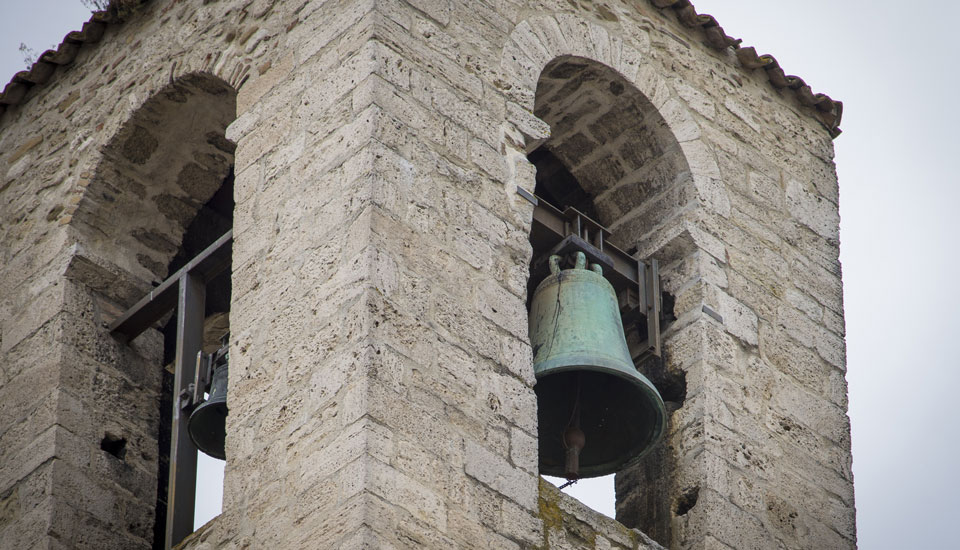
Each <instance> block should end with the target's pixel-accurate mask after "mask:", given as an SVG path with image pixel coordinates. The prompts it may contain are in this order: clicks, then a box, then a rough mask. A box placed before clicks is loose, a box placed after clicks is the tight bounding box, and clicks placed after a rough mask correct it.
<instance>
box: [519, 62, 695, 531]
mask: <svg viewBox="0 0 960 550" xmlns="http://www.w3.org/2000/svg"><path fill="white" fill-rule="evenodd" d="M534 114H535V115H536V116H537V117H538V118H539V119H541V120H542V121H543V122H546V123H547V124H548V125H549V126H550V130H551V132H550V136H549V137H547V138H544V139H541V140H536V141H532V142H528V143H527V152H528V159H529V160H530V161H531V162H532V163H533V164H534V165H535V166H536V169H537V174H536V190H535V193H536V194H537V195H538V196H539V197H540V198H542V199H545V200H546V201H547V202H550V203H551V204H553V205H554V206H556V207H558V208H560V209H561V210H562V209H563V208H565V207H567V206H572V207H574V208H576V209H577V210H580V211H581V212H584V213H585V214H587V215H588V216H590V217H592V218H594V219H595V220H597V221H599V222H600V223H601V224H602V225H604V226H606V227H607V228H609V229H610V230H611V232H612V234H611V236H610V237H609V241H610V242H612V243H613V244H615V245H616V246H617V247H619V248H621V249H623V250H625V251H627V252H629V253H634V252H636V251H637V250H644V251H646V250H652V249H654V247H655V246H656V245H657V243H658V242H660V241H662V235H661V234H662V233H663V231H664V229H665V228H667V227H669V226H671V224H673V223H675V222H676V221H677V220H678V218H679V217H681V216H683V215H684V212H686V211H688V210H689V209H688V208H687V207H688V206H690V205H692V204H693V203H695V202H696V201H697V195H696V189H695V186H694V178H693V175H692V173H691V169H690V166H689V164H688V162H687V158H686V156H685V154H684V151H683V149H682V147H681V144H680V142H679V140H678V139H677V137H676V136H675V135H674V133H673V131H672V130H671V128H670V126H669V125H668V123H667V121H666V120H665V119H664V117H663V116H662V115H661V113H660V112H659V111H658V110H657V108H656V107H655V106H654V104H653V103H652V102H651V101H650V100H649V99H648V98H647V97H646V96H645V95H644V94H643V93H642V92H641V91H640V90H639V89H637V87H636V86H635V85H634V84H633V83H631V82H629V81H628V80H627V79H626V78H625V77H624V76H623V75H621V74H620V73H618V72H617V71H616V70H614V69H613V68H611V67H609V66H607V65H604V64H603V63H600V62H598V61H594V60H591V59H588V58H585V57H579V56H573V55H563V56H558V57H556V58H554V59H553V60H551V61H550V62H548V63H547V64H546V65H545V66H544V68H543V70H542V72H541V74H540V77H539V79H538V81H537V86H536V92H535V103H534ZM547 252H548V251H546V250H537V249H536V245H534V250H533V263H536V262H538V261H542V257H543V256H544V255H545V254H546V253H547ZM661 259H662V260H666V261H670V260H671V259H672V258H661ZM533 263H532V264H531V265H533ZM537 283H539V281H534V280H531V281H529V287H528V296H532V294H533V290H534V288H536V285H537ZM625 331H626V335H627V340H628V342H631V343H639V341H641V340H643V337H641V333H640V332H639V331H638V330H637V327H635V326H626V327H625ZM637 367H638V369H639V370H640V371H641V372H642V373H643V374H644V375H646V376H647V378H649V379H650V380H651V381H652V382H653V383H654V384H655V385H656V386H657V388H658V390H659V391H660V393H661V395H662V397H663V399H664V401H665V404H666V406H667V410H668V415H672V413H673V411H675V410H676V409H677V408H679V407H680V406H682V403H683V399H684V397H685V391H686V389H685V388H686V384H685V382H684V379H683V373H681V372H679V371H677V369H671V368H670V366H669V365H664V364H663V363H662V362H661V361H657V360H652V361H647V362H645V363H644V364H639V365H637ZM672 428H673V427H668V430H667V432H666V434H665V436H664V439H663V440H661V443H659V444H658V445H657V446H656V447H655V448H654V450H653V451H652V452H650V453H649V454H648V455H646V456H645V457H644V458H643V459H642V460H641V461H640V462H638V463H636V464H634V465H632V466H629V467H627V468H625V469H623V470H621V471H620V472H618V474H617V481H616V491H617V519H618V520H619V521H621V522H622V523H624V524H625V525H627V526H629V527H637V528H639V529H641V530H642V531H644V532H645V533H647V534H648V535H649V536H651V537H653V538H654V539H656V540H658V541H660V542H662V543H664V544H669V543H670V537H671V535H670V528H671V507H672V502H673V500H675V499H674V493H676V491H675V490H674V487H673V486H674V484H675V483H674V481H673V475H672V474H673V468H672V463H673V458H672V456H671V452H670V451H669V447H670V437H671V435H670V434H671V432H672V431H673V430H672Z"/></svg>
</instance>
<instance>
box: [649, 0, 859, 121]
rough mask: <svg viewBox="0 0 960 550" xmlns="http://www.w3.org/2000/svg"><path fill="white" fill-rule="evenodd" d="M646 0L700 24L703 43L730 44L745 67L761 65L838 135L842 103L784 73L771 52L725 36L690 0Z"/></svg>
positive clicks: (691, 24) (719, 47) (686, 23)
mask: <svg viewBox="0 0 960 550" xmlns="http://www.w3.org/2000/svg"><path fill="white" fill-rule="evenodd" d="M650 3H651V4H653V5H654V6H656V7H657V8H660V9H661V10H665V9H671V10H673V11H674V13H676V15H677V19H678V20H679V21H680V23H681V24H683V25H684V26H686V27H691V28H696V27H700V28H701V29H702V30H703V32H704V35H705V37H706V41H707V44H709V45H710V47H712V48H714V49H717V50H724V49H726V48H733V49H734V50H735V52H736V55H737V59H739V60H740V64H741V65H743V67H744V68H745V69H748V70H753V69H763V70H764V71H765V72H766V74H767V79H768V80H770V84H771V85H772V86H773V87H774V88H776V89H778V90H783V89H790V90H792V91H793V92H794V93H795V94H796V96H797V100H798V101H800V103H801V104H803V105H806V106H807V107H812V108H813V112H812V114H813V116H814V117H815V118H816V119H817V120H819V121H820V123H821V124H823V126H824V127H826V129H827V131H828V132H830V136H831V137H837V136H839V135H840V119H841V118H842V117H843V103H842V102H840V101H837V100H835V99H832V98H831V97H830V96H828V95H826V94H815V93H813V90H812V89H811V88H810V86H808V85H807V83H806V82H804V81H803V79H802V78H800V77H799V76H793V75H788V74H786V73H785V72H783V69H782V68H780V64H779V63H778V62H777V60H776V59H775V58H774V57H773V56H772V55H757V50H756V49H754V48H753V47H752V46H747V47H742V46H740V43H741V42H742V40H740V39H738V38H733V37H731V36H727V34H726V33H725V32H723V28H722V27H721V26H720V25H719V24H718V23H717V20H716V19H714V18H713V16H712V15H706V14H698V13H697V11H696V9H694V7H693V4H691V3H690V0H650Z"/></svg>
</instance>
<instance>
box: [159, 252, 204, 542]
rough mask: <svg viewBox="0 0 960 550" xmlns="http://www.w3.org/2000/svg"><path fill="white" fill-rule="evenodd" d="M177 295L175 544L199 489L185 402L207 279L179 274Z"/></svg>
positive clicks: (170, 504)
mask: <svg viewBox="0 0 960 550" xmlns="http://www.w3.org/2000/svg"><path fill="white" fill-rule="evenodd" d="M178 288H179V292H178V296H177V298H178V299H177V351H176V370H175V371H174V382H173V393H174V395H173V423H172V424H171V426H170V477H169V481H168V485H167V523H166V525H167V526H166V535H165V537H164V547H165V548H166V549H168V550H169V549H170V548H172V547H173V546H174V545H176V544H177V543H179V542H180V541H182V540H183V539H184V538H185V537H186V536H187V535H189V534H190V533H192V532H193V511H194V498H195V495H196V492H197V447H196V446H195V445H194V444H193V441H192V440H191V439H190V435H189V434H188V433H187V419H188V418H189V414H187V413H186V411H185V409H184V406H185V405H186V404H188V403H189V402H190V401H191V398H192V396H193V388H192V387H191V386H193V381H194V379H195V376H196V372H195V371H196V368H197V354H198V353H200V351H201V349H202V347H203V309H204V303H205V300H206V291H207V287H206V281H205V280H204V278H203V277H201V276H200V275H195V274H193V273H191V272H190V271H186V272H184V273H182V274H181V275H180V281H179V284H178Z"/></svg>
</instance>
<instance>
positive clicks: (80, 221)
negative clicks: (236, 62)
mask: <svg viewBox="0 0 960 550" xmlns="http://www.w3.org/2000/svg"><path fill="white" fill-rule="evenodd" d="M236 96H237V94H236V91H235V90H234V89H233V88H232V87H231V86H230V85H229V84H227V83H226V82H224V81H223V80H221V79H220V78H218V77H216V76H213V75H211V74H207V73H190V74H186V75H184V76H181V77H179V78H177V79H176V80H174V81H173V82H171V83H169V84H168V85H166V86H165V87H163V88H161V89H160V90H158V91H157V92H156V93H154V94H153V95H152V96H151V97H150V98H149V99H147V100H146V101H145V102H144V103H143V105H141V106H140V107H139V108H138V109H137V110H136V111H134V113H133V115H132V116H131V117H130V118H129V119H128V120H127V121H126V122H125V123H124V124H122V125H121V127H120V129H119V130H118V131H117V133H116V134H115V135H114V136H113V137H112V138H111V139H110V140H109V141H108V142H107V144H106V145H105V146H104V148H103V150H102V156H101V159H100V161H99V162H98V164H97V166H96V168H95V169H94V172H93V176H92V177H91V180H90V184H89V185H88V186H87V188H86V190H85V192H84V193H83V195H82V197H81V199H80V203H79V204H78V207H77V210H76V212H75V213H74V215H73V219H72V221H71V223H70V225H71V229H72V230H73V231H74V232H75V235H76V239H77V241H78V242H79V243H81V244H82V245H83V246H84V249H85V252H86V253H88V254H90V253H92V254H94V255H95V256H96V257H97V258H99V259H102V260H106V261H107V262H109V263H111V264H113V265H115V266H116V267H118V268H120V269H121V270H122V271H124V272H126V273H128V274H130V275H132V276H134V277H136V278H138V279H141V280H144V281H147V282H153V283H156V282H159V281H161V280H162V279H163V278H164V277H166V276H167V267H168V265H169V264H170V261H171V260H172V259H173V257H174V256H175V255H176V254H177V251H178V249H179V247H180V245H181V242H182V238H183V234H184V231H185V230H186V228H187V227H188V226H189V225H190V223H191V222H192V221H193V219H194V218H195V217H196V215H197V212H199V211H200V209H201V208H202V207H203V205H204V204H205V203H207V202H208V201H209V200H210V198H211V197H213V195H214V193H216V192H217V190H218V189H219V188H220V186H221V184H222V183H223V181H224V179H225V178H226V177H227V176H228V174H229V173H230V170H231V167H232V165H233V154H234V150H235V148H236V146H235V145H234V144H233V143H232V142H230V141H229V140H227V139H226V137H225V131H226V128H227V126H228V125H229V124H230V123H231V122H233V120H234V119H235V118H236Z"/></svg>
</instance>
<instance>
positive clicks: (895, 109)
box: [0, 0, 960, 550]
mask: <svg viewBox="0 0 960 550" xmlns="http://www.w3.org/2000/svg"><path fill="white" fill-rule="evenodd" d="M0 2H2V4H3V16H2V17H0V81H2V84H5V83H6V82H7V81H8V80H9V77H10V76H12V75H13V73H14V72H16V71H17V70H20V69H21V68H22V66H23V63H22V58H21V56H20V55H19V52H18V51H17V48H18V46H19V44H20V42H26V43H27V44H28V45H30V46H31V47H33V48H35V49H36V50H38V51H42V50H43V49H45V48H47V47H49V46H50V45H52V44H56V43H59V42H60V40H61V39H62V38H63V35H64V34H66V32H67V31H69V30H73V29H79V28H80V25H81V24H82V22H83V21H85V20H86V19H87V17H88V12H87V10H86V9H85V8H84V7H83V6H82V4H81V2H80V0H30V1H26V0H24V1H14V0H0ZM693 3H694V5H695V6H696V7H697V10H698V11H699V12H700V13H709V14H711V15H714V16H715V17H716V18H717V19H718V20H719V22H720V24H721V25H722V26H723V28H724V30H726V32H727V34H729V35H731V36H734V37H737V38H742V39H743V40H744V42H743V44H744V45H747V46H755V47H756V48H757V51H758V52H759V53H770V54H772V55H774V56H775V57H776V58H777V60H778V61H779V62H780V65H781V66H782V67H783V68H784V70H785V71H786V72H787V74H795V75H799V76H800V77H802V78H803V79H804V80H805V81H806V82H807V83H808V84H810V85H811V86H812V87H813V90H814V92H823V93H826V94H828V95H830V96H831V97H833V98H834V99H839V100H841V101H843V102H844V116H843V123H842V129H843V130H844V133H843V134H842V135H841V136H840V137H839V138H837V140H836V141H835V144H836V150H837V159H836V162H837V169H838V172H839V176H840V214H841V222H840V239H841V261H842V262H843V279H844V300H845V309H846V322H847V362H848V376H847V379H848V381H849V384H850V416H851V419H852V426H853V453H854V475H855V487H856V497H857V521H858V525H857V529H858V538H859V546H860V548H863V549H866V550H874V549H881V550H883V549H891V550H892V549H904V548H911V549H913V548H916V549H947V548H956V547H958V544H957V542H956V535H955V533H954V531H953V530H954V523H955V522H956V521H957V519H958V518H960V504H958V499H960V472H958V460H957V449H958V441H960V428H958V421H957V403H958V402H960V397H958V395H957V392H958V391H960V369H958V368H957V365H958V360H957V357H958V353H957V351H956V349H955V348H956V345H957V342H958V341H960V321H958V312H960V291H958V288H960V281H958V280H957V278H958V275H960V269H958V268H960V261H958V248H960V244H958V241H960V223H958V221H957V220H958V218H960V212H958V205H960V186H958V185H957V184H958V179H960V178H958V175H957V173H958V170H957V168H956V167H955V166H954V165H953V162H955V161H957V160H958V159H960V145H958V144H960V140H958V138H957V136H956V132H957V130H958V128H960V109H958V107H957V105H956V103H957V96H958V76H957V68H958V65H960V61H958V54H960V48H958V46H957V39H956V38H955V36H956V31H955V26H956V22H957V21H958V20H960V2H954V1H951V0H939V1H938V0H932V1H927V2H923V3H922V4H910V3H908V2H904V1H903V0H898V1H892V0H874V1H866V0H847V1H840V0H694V2H693ZM2 84H0V85H2ZM204 475H207V474H204ZM218 483H220V482H219V481H217V478H215V477H214V482H213V483H212V485H214V486H216V485H217V484H218ZM599 485H600V489H599V490H595V489H594V490H589V491H587V492H588V493H590V494H587V495H583V494H582V493H581V496H582V498H584V499H585V500H589V503H591V504H592V505H593V506H595V507H597V508H598V509H600V510H601V511H606V512H607V513H612V512H611V511H612V496H611V495H612V484H611V483H610V482H609V481H603V482H601V483H600V484H599ZM215 513H216V512H215V510H213V509H211V508H206V509H205V511H203V512H202V513H201V515H202V520H203V521H205V520H206V519H207V518H209V517H211V516H212V515H214V514H215Z"/></svg>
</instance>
